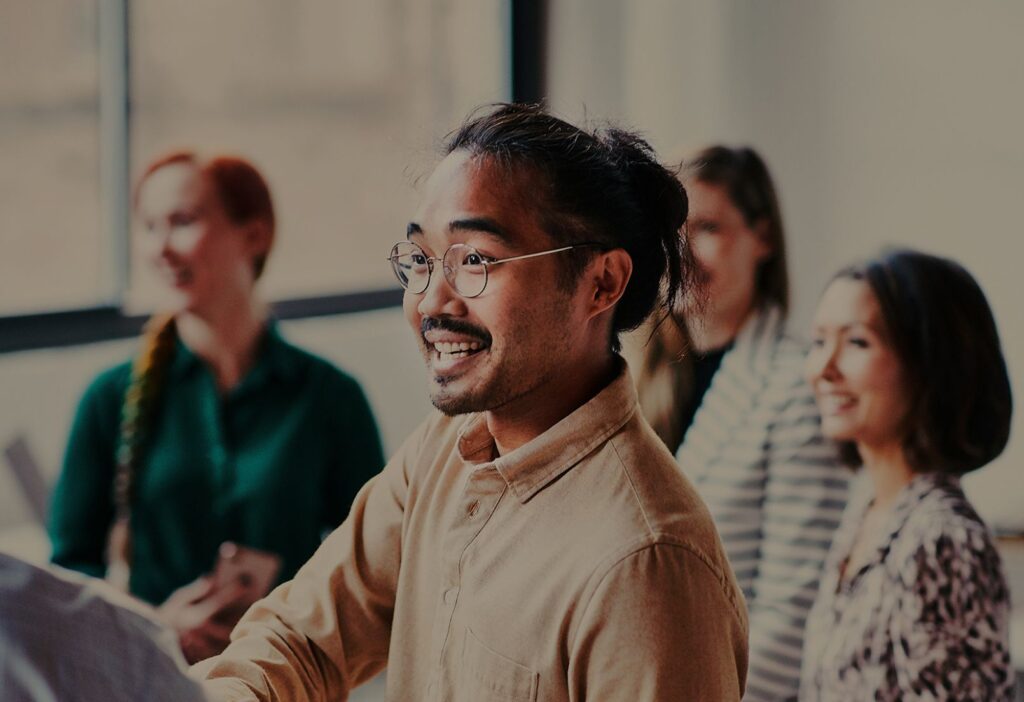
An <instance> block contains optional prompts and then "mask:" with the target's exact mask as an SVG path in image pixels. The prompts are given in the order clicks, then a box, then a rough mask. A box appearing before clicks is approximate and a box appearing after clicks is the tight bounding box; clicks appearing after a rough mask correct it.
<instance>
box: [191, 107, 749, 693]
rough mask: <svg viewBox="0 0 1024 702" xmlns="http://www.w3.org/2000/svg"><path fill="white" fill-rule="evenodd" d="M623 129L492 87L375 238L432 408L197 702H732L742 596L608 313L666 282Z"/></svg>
mask: <svg viewBox="0 0 1024 702" xmlns="http://www.w3.org/2000/svg"><path fill="white" fill-rule="evenodd" d="M685 217H686V196H685V194H684V192H683V190H682V188H681V186H680V185H679V184H678V182H677V181H676V179H675V178H674V177H673V174H671V173H670V172H668V171H667V170H665V169H664V168H663V167H662V166H660V165H659V164H658V163H657V162H656V161H655V160H654V157H653V153H652V152H651V150H650V148H649V147H648V146H647V144H646V143H645V142H643V141H642V140H641V139H639V138H638V137H636V136H635V135H632V134H630V133H627V132H622V131H618V130H604V131H600V132H595V133H591V132H588V131H584V130H581V129H579V128H576V127H574V126H571V125H569V124H567V123H565V122H563V121H561V120H558V119H556V118H554V117H552V116H550V115H548V114H546V113H545V112H543V111H542V110H540V109H538V108H534V107H524V106H517V105H503V106H498V107H496V108H494V109H492V110H491V111H489V112H486V113H484V114H481V115H478V116H476V117H475V118H473V119H471V120H470V121H469V122H467V123H466V124H465V125H464V126H463V127H462V128H461V129H459V130H458V131H457V132H455V133H454V134H453V135H451V137H450V138H449V140H448V144H447V148H446V157H445V159H444V160H443V161H442V162H441V164H440V165H439V166H438V167H437V169H436V170H435V172H434V173H433V175H432V176H431V177H430V179H429V181H428V182H427V184H426V187H425V192H424V197H423V201H422V204H421V206H420V208H419V210H418V211H417V212H416V214H415V216H414V218H413V220H412V221H411V222H410V224H409V226H408V231H407V238H406V240H405V241H402V242H400V243H398V244H396V245H395V246H394V248H393V249H392V251H391V255H390V257H389V261H390V263H391V265H392V267H393V269H394V271H395V274H396V276H397V277H398V279H399V281H400V282H401V284H402V285H403V287H405V289H406V294H405V303H404V308H405V316H406V318H407V320H408V321H409V324H410V326H411V327H412V329H413V331H414V333H415V336H416V339H417V342H418V343H419V345H420V347H421V349H422V351H423V355H424V358H425V360H426V366H427V375H428V379H429V381H428V382H429V392H430V396H431V400H432V401H433V403H434V406H435V407H437V409H438V410H440V411H439V412H438V413H435V414H434V415H432V416H430V417H429V418H428V419H427V420H426V421H425V422H424V423H423V424H422V425H421V426H420V428H419V429H418V430H417V431H416V432H414V433H413V435H412V436H411V437H409V439H407V440H406V442H405V444H404V445H403V446H402V447H401V449H399V451H398V453H397V454H396V455H395V456H394V457H393V458H392V460H391V461H390V463H389V464H388V466H387V467H386V468H385V469H384V471H383V472H382V473H381V475H380V476H378V477H377V478H375V479H374V480H373V481H371V482H370V483H369V484H368V485H367V486H366V487H365V488H364V489H363V491H362V492H361V493H360V495H359V497H358V498H357V499H356V502H355V504H354V505H353V507H352V512H351V514H350V516H349V518H348V520H347V521H346V522H345V523H344V524H342V526H341V527H339V528H338V530H337V531H336V532H335V533H334V534H332V535H331V536H330V537H329V538H328V539H327V541H325V543H324V544H323V546H322V547H321V549H320V550H319V551H318V553H317V554H316V555H315V556H314V557H313V559H312V560H311V561H310V562H309V563H308V564H307V565H306V566H305V567H304V568H303V569H302V570H301V571H300V572H299V573H298V575H297V576H296V577H295V579H294V580H293V581H292V582H290V583H287V584H285V585H282V586H281V587H280V588H278V589H277V590H276V591H275V592H273V593H272V594H271V595H270V596H269V597H268V598H266V599H265V600H263V601H262V602H260V603H257V605H255V606H254V607H253V608H252V609H251V610H250V612H249V613H248V614H247V615H246V617H245V618H243V620H242V622H241V623H240V624H239V626H238V627H237V628H236V630H235V632H234V634H233V636H232V638H233V643H232V644H231V646H229V647H228V649H227V650H226V651H225V653H224V654H223V655H222V656H220V657H218V658H215V659H212V660H211V661H208V662H207V663H205V664H201V666H200V667H198V668H197V669H196V670H195V672H196V674H198V675H199V676H200V677H203V678H205V679H206V681H207V687H208V690H209V692H210V693H211V694H212V695H213V696H214V697H215V698H217V699H231V700H234V699H260V700H271V699H345V698H346V696H347V694H348V692H349V690H351V689H352V688H353V687H355V686H356V685H359V684H360V683H362V682H364V681H366V680H368V679H369V678H370V677H372V676H373V675H374V674H376V673H377V672H379V671H380V670H381V669H383V668H385V667H387V669H388V679H387V687H388V699H389V700H396V701H398V700H401V701H405V700H427V701H429V700H452V701H460V700H465V701H467V702H468V701H472V702H479V701H481V700H491V699H495V700H620V699H637V700H678V699H690V700H715V701H716V702H717V701H719V700H738V699H739V698H740V695H741V694H742V691H743V685H744V678H745V675H746V661H747V642H746V640H747V621H746V612H745V609H744V605H743V601H742V597H741V595H740V594H739V591H738V589H737V587H736V584H735V582H734V580H733V576H732V572H731V570H730V569H729V566H728V564H727V561H726V559H725V556H724V554H723V551H722V547H721V544H720V543H719V540H718V536H717V534H716V532H715V528H714V525H713V524H712V522H711V518H710V516H709V515H708V512H707V510H706V508H705V507H704V505H703V503H702V502H701V501H700V499H699V498H698V497H697V495H696V493H695V492H694V490H693V488H692V487H691V486H690V485H689V483H688V482H687V481H686V479H685V478H684V477H683V476H682V475H681V474H680V472H679V471H678V469H677V468H676V465H675V462H674V460H673V458H672V456H671V455H670V454H669V453H668V451H667V450H666V449H665V448H664V446H663V445H662V444H661V442H660V441H659V440H658V438H657V437H656V436H655V435H654V433H653V432H652V431H651V429H650V427H648V425H647V424H646V422H645V421H644V420H643V419H642V417H641V416H640V414H639V412H638V411H637V404H636V394H635V391H634V389H633V384H632V381H631V379H630V376H629V373H628V369H626V367H625V364H624V362H623V361H622V360H621V358H619V356H618V355H617V353H616V351H617V349H618V335H619V333H620V332H622V331H624V330H627V329H631V328H634V327H635V326H637V325H638V324H640V322H642V321H643V320H644V319H645V318H646V317H647V316H648V315H649V314H651V312H652V311H653V310H654V309H655V308H656V307H659V305H660V304H661V303H662V302H664V298H665V296H666V295H667V297H668V299H669V300H670V301H672V300H674V299H675V298H676V297H677V296H678V295H679V294H680V291H681V289H682V287H683V285H684V281H686V280H687V279H688V276H689V273H690V270H691V269H690V266H689V261H688V260H687V259H686V258H685V251H684V249H683V248H682V247H681V246H680V238H679V236H678V230H679V227H680V226H681V225H682V223H683V221H684V219H685Z"/></svg>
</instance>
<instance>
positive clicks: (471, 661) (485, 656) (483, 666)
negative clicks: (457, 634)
mask: <svg viewBox="0 0 1024 702" xmlns="http://www.w3.org/2000/svg"><path fill="white" fill-rule="evenodd" d="M458 681H459V684H458V687H457V689H458V694H457V695H456V699H458V700H460V702H461V701H462V700H465V701H466V702H470V701H472V702H534V701H535V700H536V699H537V688H538V686H539V684H540V675H538V674H537V673H535V672H534V671H532V670H530V669H529V668H527V667H526V666H524V665H521V664H519V663H516V662H515V661H513V660H512V659H510V658H506V657H505V656H503V655H501V654H500V653H497V652H495V651H492V650H491V649H490V648H488V647H487V646H486V645H484V643H483V642H482V641H480V639H478V638H477V637H476V636H475V635H474V634H473V632H472V631H470V630H469V629H466V637H465V644H464V646H463V649H462V665H461V666H460V669H459V672H458Z"/></svg>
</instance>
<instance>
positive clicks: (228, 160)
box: [133, 150, 277, 278]
mask: <svg viewBox="0 0 1024 702" xmlns="http://www.w3.org/2000/svg"><path fill="white" fill-rule="evenodd" d="M177 164H181V165H187V166H192V167H194V168H195V169H196V170H197V171H198V172H199V174H200V175H201V176H203V177H204V178H209V180H210V182H211V183H213V187H214V189H215V190H216V192H217V199H218V200H219V201H220V203H221V206H223V207H224V211H225V212H226V213H227V216H228V219H230V220H231V222H232V223H233V224H246V223H248V222H252V221H254V220H255V221H259V222H262V223H264V224H265V225H266V226H267V228H268V229H269V230H270V241H271V244H273V241H274V230H275V227H276V225H277V220H276V218H275V216H274V203H273V200H272V199H271V197H270V188H269V187H268V186H267V181H266V180H264V178H263V176H262V175H261V174H260V172H259V171H258V170H256V167H255V166H253V165H252V164H251V163H250V162H249V161H247V160H246V159H244V158H242V157H240V156H229V155H223V154H221V155H214V156H211V157H209V158H204V157H201V156H200V155H199V154H197V153H196V152H195V151H188V150H181V151H172V152H170V153H167V154H165V155H163V156H160V157H159V158H157V159H155V160H153V161H152V162H151V163H150V164H149V165H148V166H146V169H145V170H144V171H143V172H142V175H141V176H139V180H138V182H137V183H136V184H135V194H134V198H133V205H134V207H136V208H138V206H139V192H140V191H141V190H142V186H143V185H144V184H145V182H146V180H147V179H149V177H150V176H151V175H153V174H154V173H156V172H157V171H159V170H160V169H161V168H165V167H167V166H173V165H177ZM268 253H269V249H268ZM266 262H267V255H266V254H264V255H263V256H260V257H259V258H257V259H256V262H255V266H256V277H257V278H258V277H259V276H260V274H261V273H263V268H264V266H265V265H266Z"/></svg>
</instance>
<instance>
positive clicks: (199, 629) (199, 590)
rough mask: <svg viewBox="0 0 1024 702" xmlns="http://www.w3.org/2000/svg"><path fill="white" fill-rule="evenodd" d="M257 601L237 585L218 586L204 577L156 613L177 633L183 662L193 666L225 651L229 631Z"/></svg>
mask: <svg viewBox="0 0 1024 702" xmlns="http://www.w3.org/2000/svg"><path fill="white" fill-rule="evenodd" d="M256 599H257V598H256V597H254V596H253V593H252V592H251V589H250V588H247V587H245V585H243V584H241V583H239V582H230V583H228V584H226V585H224V586H218V585H217V583H216V582H215V581H214V579H213V578H211V577H210V576H203V577H201V578H199V579H197V580H195V581H193V582H191V583H189V584H188V585H185V586H183V587H181V588H178V589H177V590H175V591H174V592H173V593H172V594H171V596H170V597H168V598H167V601H166V602H164V603H163V604H162V605H160V607H159V608H157V613H158V615H159V617H160V619H161V620H162V621H163V622H164V623H165V624H167V625H168V626H170V627H171V628H172V629H174V630H175V631H176V632H177V633H178V642H179V644H180V645H181V651H182V653H183V654H184V655H185V659H186V660H187V661H188V662H189V663H196V662H198V661H201V660H203V659H205V658H209V657H210V656H215V655H217V654H219V653H221V652H222V651H223V650H224V649H225V648H226V647H227V645H228V643H229V642H230V640H231V639H230V637H231V630H232V629H233V628H234V627H235V624H236V623H237V622H238V620H239V619H240V618H241V617H242V615H243V614H244V613H245V610H246V609H248V608H249V605H251V604H252V603H253V602H254V601H255V600H256Z"/></svg>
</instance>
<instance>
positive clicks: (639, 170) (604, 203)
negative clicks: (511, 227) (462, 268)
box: [444, 104, 695, 350]
mask: <svg viewBox="0 0 1024 702" xmlns="http://www.w3.org/2000/svg"><path fill="white" fill-rule="evenodd" d="M460 149H461V150H465V151H468V152H469V153H471V154H474V155H480V156H486V157H488V158H490V159H493V160H494V162H495V163H497V164H498V165H499V166H500V167H501V168H504V169H508V170H509V171H512V170H516V171H518V170H519V169H524V170H525V172H526V173H528V174H529V176H530V177H531V178H532V179H533V180H535V182H536V184H537V192H536V196H537V198H538V207H537V209H538V213H539V220H540V224H541V227H542V228H543V229H544V231H545V232H546V233H547V234H548V235H549V236H550V237H551V239H552V240H553V241H554V242H555V244H556V245H568V244H574V243H581V242H596V243H597V244H598V245H599V246H600V247H604V248H606V249H615V248H621V249H625V251H626V252H627V253H628V254H629V255H630V257H631V258H632V259H633V274H632V276H631V277H630V280H629V283H628V285H627V287H626V290H625V293H624V294H623V296H622V299H621V300H619V303H618V305H616V307H615V312H614V315H613V318H612V340H611V343H612V348H613V350H618V348H619V342H618V335H619V333H620V332H623V331H628V330H630V329H635V328H636V327H638V326H639V325H640V324H641V323H642V322H643V321H644V320H645V319H647V317H648V316H649V315H650V314H651V312H652V311H654V310H655V308H656V307H658V306H659V303H661V304H664V305H666V307H665V308H664V309H671V308H672V306H673V305H674V304H675V302H676V300H677V298H678V297H679V296H680V295H681V294H682V292H683V291H684V290H685V289H686V286H687V285H688V284H689V282H690V280H691V278H692V277H693V274H694V270H695V268H694V265H693V263H692V258H691V255H690V251H689V248H688V247H686V246H685V245H684V244H683V241H682V239H681V238H680V236H679V229H680V227H682V226H683V222H685V221H686V213H687V199H686V192H685V191H684V190H683V187H682V185H681V184H680V182H679V180H678V179H677V178H676V176H675V174H674V173H672V172H671V171H669V170H668V169H666V168H665V167H664V166H662V165H661V164H660V163H658V160H657V157H656V156H655V154H654V150H653V149H652V148H651V147H650V145H649V144H648V143H647V142H646V141H644V140H643V139H642V138H641V137H640V136H639V135H637V134H635V133H632V132H628V131H625V130H622V129H616V128H613V127H606V128H599V129H595V130H593V131H587V130H585V129H581V128H580V127H576V126H573V125H571V124H569V123H568V122H565V121H563V120H561V119H558V118H557V117H554V116H552V115H550V114H548V113H547V112H546V111H545V110H544V109H543V108H542V107H540V106H538V105H520V104H498V105H492V106H490V107H488V108H485V110H484V111H482V112H479V111H478V112H477V113H475V114H472V115H470V117H469V119H468V120H467V121H466V123H465V124H463V125H462V126H461V127H460V128H459V129H457V130H456V131H454V132H453V133H452V134H450V135H449V136H448V138H447V139H446V141H445V147H444V152H445V153H446V154H450V153H452V152H453V151H458V150H460ZM593 253H594V249H592V248H590V247H581V248H579V249H576V250H574V251H571V252H569V255H566V256H565V257H564V261H565V264H564V265H565V282H566V284H567V287H569V286H571V285H574V284H575V283H576V281H577V279H578V277H579V275H580V273H582V271H583V269H584V267H585V266H586V264H587V262H588V261H589V260H590V258H591V256H593Z"/></svg>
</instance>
